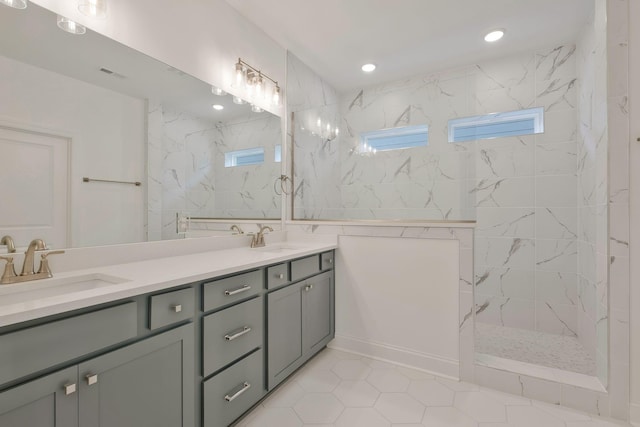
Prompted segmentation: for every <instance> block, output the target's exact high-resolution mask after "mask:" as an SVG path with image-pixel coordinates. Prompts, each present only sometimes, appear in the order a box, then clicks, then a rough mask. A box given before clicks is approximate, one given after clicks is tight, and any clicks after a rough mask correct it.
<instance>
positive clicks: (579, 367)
mask: <svg viewBox="0 0 640 427" xmlns="http://www.w3.org/2000/svg"><path fill="white" fill-rule="evenodd" d="M475 347H476V348H475V350H476V353H482V354H490V355H492V356H496V357H501V358H505V359H512V360H519V361H521V362H527V363H531V364H535V365H541V366H547V367H550V368H556V369H561V370H565V371H571V372H577V373H579V374H584V375H592V376H595V375H596V362H595V359H594V358H593V356H592V355H591V354H589V352H587V350H586V349H585V348H584V347H583V346H582V344H580V342H579V341H578V339H577V338H574V337H566V336H562V335H555V334H548V333H544V332H537V331H529V330H526V329H517V328H509V327H506V326H498V325H490V324H487V323H480V322H477V323H476V335H475Z"/></svg>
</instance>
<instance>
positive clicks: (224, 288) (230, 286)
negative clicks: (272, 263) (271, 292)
mask: <svg viewBox="0 0 640 427" xmlns="http://www.w3.org/2000/svg"><path fill="white" fill-rule="evenodd" d="M262 287H263V278H262V270H256V271H250V272H249V273H243V274H238V275H235V276H231V277H227V278H226V279H220V280H214V281H213V282H207V283H205V284H204V301H203V310H204V311H208V310H213V309H216V308H218V307H222V306H225V305H227V304H231V303H233V302H236V301H240V300H243V299H245V298H248V297H250V296H253V295H256V294H257V293H258V292H260V290H261V289H262Z"/></svg>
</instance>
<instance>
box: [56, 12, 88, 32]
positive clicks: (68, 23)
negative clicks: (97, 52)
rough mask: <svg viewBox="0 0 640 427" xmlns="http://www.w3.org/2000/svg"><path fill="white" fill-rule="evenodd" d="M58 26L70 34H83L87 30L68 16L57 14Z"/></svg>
mask: <svg viewBox="0 0 640 427" xmlns="http://www.w3.org/2000/svg"><path fill="white" fill-rule="evenodd" d="M57 21H58V28H60V29H61V30H63V31H66V32H67V33H71V34H84V33H86V32H87V29H86V28H85V27H84V26H82V25H80V24H78V23H77V22H75V21H72V20H71V19H69V18H65V17H64V16H61V15H58V19H57Z"/></svg>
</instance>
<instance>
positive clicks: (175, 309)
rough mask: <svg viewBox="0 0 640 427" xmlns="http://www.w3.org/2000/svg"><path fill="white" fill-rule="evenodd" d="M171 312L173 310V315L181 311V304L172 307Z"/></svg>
mask: <svg viewBox="0 0 640 427" xmlns="http://www.w3.org/2000/svg"><path fill="white" fill-rule="evenodd" d="M171 310H173V311H174V313H180V312H181V311H182V304H176V305H172V306H171Z"/></svg>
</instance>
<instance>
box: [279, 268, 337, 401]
mask: <svg viewBox="0 0 640 427" xmlns="http://www.w3.org/2000/svg"><path fill="white" fill-rule="evenodd" d="M333 301H334V284H333V271H327V272H325V273H322V274H319V275H317V276H314V277H311V278H309V279H307V280H304V281H302V282H299V283H295V284H293V285H290V286H287V287H285V288H282V289H279V290H277V291H274V292H271V293H269V294H268V295H267V313H268V319H267V325H268V326H267V329H268V334H267V349H268V356H267V359H268V368H267V369H268V376H267V380H268V381H267V382H268V384H267V386H268V389H269V390H272V389H273V388H274V387H275V386H276V385H278V384H279V383H280V382H281V381H282V380H284V379H285V378H287V377H288V376H289V375H290V374H291V373H293V372H294V371H295V370H296V369H298V368H299V367H300V366H301V365H302V364H303V363H304V362H306V361H307V360H308V359H309V358H310V357H311V356H313V355H314V354H315V353H317V352H318V351H319V350H321V349H322V348H323V347H324V346H325V345H327V343H328V342H329V341H330V340H331V339H332V338H333V336H334V331H335V324H334V314H333V313H334V311H333V310H334V303H333Z"/></svg>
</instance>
